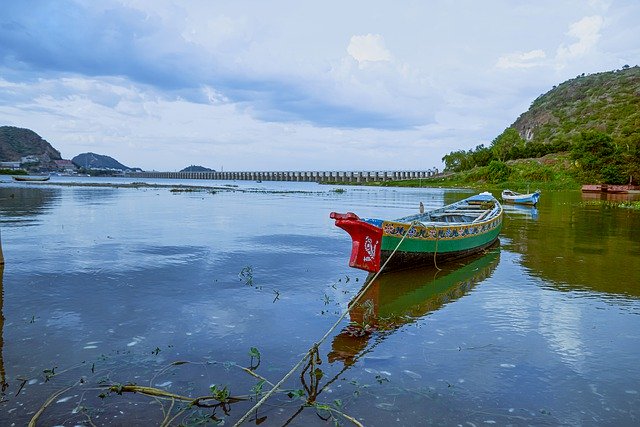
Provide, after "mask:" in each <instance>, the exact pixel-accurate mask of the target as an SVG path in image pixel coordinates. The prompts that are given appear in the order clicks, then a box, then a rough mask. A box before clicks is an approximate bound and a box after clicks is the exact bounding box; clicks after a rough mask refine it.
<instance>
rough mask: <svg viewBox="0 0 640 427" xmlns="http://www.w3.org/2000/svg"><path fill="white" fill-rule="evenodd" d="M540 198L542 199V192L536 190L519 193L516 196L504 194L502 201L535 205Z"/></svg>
mask: <svg viewBox="0 0 640 427" xmlns="http://www.w3.org/2000/svg"><path fill="white" fill-rule="evenodd" d="M538 200H540V193H538V192H535V193H531V194H519V195H515V196H511V195H506V194H503V195H502V201H503V202H505V203H513V204H516V205H531V206H535V205H537V204H538Z"/></svg>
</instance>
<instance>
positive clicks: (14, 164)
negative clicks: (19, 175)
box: [0, 162, 20, 170]
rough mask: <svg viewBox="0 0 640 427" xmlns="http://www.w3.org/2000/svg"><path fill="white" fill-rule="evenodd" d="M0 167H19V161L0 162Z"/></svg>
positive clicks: (14, 168)
mask: <svg viewBox="0 0 640 427" xmlns="http://www.w3.org/2000/svg"><path fill="white" fill-rule="evenodd" d="M0 169H11V170H16V169H20V162H0Z"/></svg>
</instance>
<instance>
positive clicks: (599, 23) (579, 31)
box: [556, 16, 604, 65]
mask: <svg viewBox="0 0 640 427" xmlns="http://www.w3.org/2000/svg"><path fill="white" fill-rule="evenodd" d="M603 25H604V19H603V18H602V17H601V16H586V17H584V18H582V19H581V20H580V21H578V22H574V23H573V24H571V26H570V27H569V31H568V32H567V34H568V35H570V36H571V37H574V38H576V39H578V41H576V42H575V43H572V44H570V45H569V46H565V45H564V44H563V45H560V47H559V48H558V52H557V54H556V59H557V61H558V62H559V64H560V65H562V64H563V63H564V62H566V61H568V60H571V59H575V58H578V57H581V56H584V55H585V54H587V53H588V52H589V51H590V50H591V49H593V48H594V47H595V45H596V44H597V43H598V40H599V39H600V31H601V30H602V27H603Z"/></svg>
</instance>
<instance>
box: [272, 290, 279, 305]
mask: <svg viewBox="0 0 640 427" xmlns="http://www.w3.org/2000/svg"><path fill="white" fill-rule="evenodd" d="M273 293H274V294H276V296H275V297H274V298H273V302H276V301H278V300H279V299H280V292H278V291H277V290H276V289H274V290H273Z"/></svg>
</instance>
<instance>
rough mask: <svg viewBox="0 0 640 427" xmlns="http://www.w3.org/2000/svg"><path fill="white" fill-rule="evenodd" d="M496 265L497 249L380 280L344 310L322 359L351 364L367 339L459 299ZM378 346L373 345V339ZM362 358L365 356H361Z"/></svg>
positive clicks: (498, 256) (379, 277)
mask: <svg viewBox="0 0 640 427" xmlns="http://www.w3.org/2000/svg"><path fill="white" fill-rule="evenodd" d="M499 259H500V248H499V247H498V246H493V247H492V248H489V249H488V250H487V251H485V253H484V254H482V255H478V256H475V257H472V258H466V259H465V260H462V261H460V262H453V263H449V264H445V265H443V269H442V270H437V269H434V268H429V269H412V270H405V271H398V272H391V273H386V274H381V275H380V276H378V278H376V280H375V281H374V282H372V283H371V285H370V286H369V287H368V288H367V284H368V283H369V280H371V278H372V277H373V275H370V276H369V278H368V279H367V281H366V282H365V285H364V286H363V288H362V289H365V288H367V289H366V291H365V292H364V294H363V295H362V297H361V298H360V299H359V301H358V302H357V303H354V302H353V301H352V302H351V303H350V304H349V316H350V319H351V324H350V325H349V326H347V327H346V328H344V329H343V330H342V331H341V332H340V333H339V334H338V335H337V336H335V337H334V339H333V342H332V345H331V351H330V352H329V354H328V359H329V362H330V363H333V362H335V361H342V362H343V363H344V365H345V366H350V365H352V364H354V363H355V362H356V361H357V360H358V358H359V357H360V356H361V355H363V353H364V352H365V349H366V347H367V344H368V343H369V340H370V338H371V337H372V336H374V335H378V337H380V336H384V335H385V334H388V333H390V332H392V331H394V330H396V329H398V328H400V327H402V326H403V325H406V324H409V323H413V322H415V321H417V320H419V319H421V318H423V317H424V316H427V315H429V313H432V312H434V311H436V310H439V309H440V308H442V307H443V306H445V305H447V304H449V303H451V302H453V301H455V300H457V299H459V298H461V297H463V296H464V295H466V294H467V293H468V292H469V291H470V290H471V289H472V288H473V287H474V286H475V285H477V284H478V283H480V282H482V281H483V280H485V279H486V278H488V277H490V276H491V274H492V273H493V271H494V270H495V268H496V266H497V265H498V261H499ZM376 341H378V339H376ZM366 351H367V352H368V351H369V350H366Z"/></svg>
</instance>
